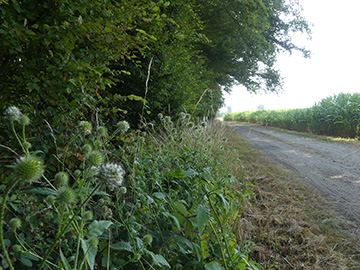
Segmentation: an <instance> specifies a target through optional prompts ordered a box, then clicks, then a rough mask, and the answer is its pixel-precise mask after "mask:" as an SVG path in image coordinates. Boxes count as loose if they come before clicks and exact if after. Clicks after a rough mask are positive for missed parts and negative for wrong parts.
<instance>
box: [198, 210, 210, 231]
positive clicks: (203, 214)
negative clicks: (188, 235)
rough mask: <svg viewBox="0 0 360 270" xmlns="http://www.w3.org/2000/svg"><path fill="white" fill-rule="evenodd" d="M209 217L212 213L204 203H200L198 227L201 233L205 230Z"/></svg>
mask: <svg viewBox="0 0 360 270" xmlns="http://www.w3.org/2000/svg"><path fill="white" fill-rule="evenodd" d="M209 218H210V214H209V211H208V209H207V208H206V207H205V206H203V205H202V204H199V205H198V207H197V227H198V230H199V234H200V235H201V234H202V232H203V230H204V227H205V224H206V223H207V222H208V221H209Z"/></svg>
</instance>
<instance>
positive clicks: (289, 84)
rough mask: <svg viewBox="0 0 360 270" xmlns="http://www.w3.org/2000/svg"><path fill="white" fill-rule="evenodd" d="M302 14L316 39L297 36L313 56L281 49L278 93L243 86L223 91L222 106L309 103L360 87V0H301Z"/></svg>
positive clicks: (297, 105)
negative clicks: (280, 85)
mask: <svg viewBox="0 0 360 270" xmlns="http://www.w3.org/2000/svg"><path fill="white" fill-rule="evenodd" d="M300 2H301V3H302V6H303V9H304V10H303V13H302V14H303V16H304V17H305V18H306V19H307V21H309V22H310V23H312V24H313V26H312V39H311V40H307V38H306V35H302V36H296V37H295V39H294V41H296V44H297V45H305V46H306V48H307V49H310V51H311V58H310V59H305V58H303V57H302V55H301V54H300V53H293V54H292V55H290V54H289V53H283V54H280V55H279V56H278V61H277V64H276V67H277V68H278V69H279V70H280V72H281V74H282V77H284V85H283V91H282V92H281V93H280V94H257V95H255V94H250V93H248V92H247V91H246V89H245V88H244V87H243V86H234V87H233V89H232V92H231V94H230V95H229V94H227V93H225V95H224V96H225V105H224V107H223V108H222V109H221V110H220V111H227V110H228V109H227V107H228V106H230V107H231V110H232V112H239V111H249V110H250V111H251V110H256V109H257V108H258V106H259V105H263V106H264V108H265V109H267V110H273V109H291V108H307V107H311V106H313V105H314V104H315V103H316V102H319V101H320V100H322V99H323V98H326V97H328V96H333V95H335V94H338V93H357V92H360V83H359V78H360V74H359V71H360V68H359V65H360V32H359V27H360V16H359V10H360V0H341V1H339V0H300Z"/></svg>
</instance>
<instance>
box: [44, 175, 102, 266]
mask: <svg viewBox="0 0 360 270" xmlns="http://www.w3.org/2000/svg"><path fill="white" fill-rule="evenodd" d="M102 185H103V182H102V181H101V182H100V183H99V184H98V185H97V186H96V187H95V188H94V189H93V191H92V192H91V193H90V194H89V196H88V197H87V198H86V200H84V201H83V203H82V204H81V205H80V206H79V208H78V209H77V211H76V212H75V213H74V214H73V216H72V217H71V218H70V220H68V221H67V222H66V224H65V226H64V227H63V229H62V230H61V231H60V233H59V234H58V235H57V237H56V239H55V241H54V243H53V244H52V246H51V247H50V249H49V250H48V251H47V253H46V254H45V256H44V258H43V260H42V262H41V264H40V267H39V270H40V269H41V268H42V267H43V266H44V264H45V261H46V260H47V258H48V257H49V256H50V254H51V252H52V251H53V250H54V248H55V246H56V245H57V243H58V241H59V240H60V238H61V237H62V235H63V234H64V233H65V231H66V229H67V228H68V227H69V225H70V224H72V222H73V221H74V219H75V218H76V216H77V215H78V214H79V213H80V211H81V209H82V208H83V207H84V206H85V204H87V202H88V201H89V200H90V198H91V197H92V196H93V195H94V194H95V192H96V191H97V190H98V189H99V188H100V187H101V186H102Z"/></svg>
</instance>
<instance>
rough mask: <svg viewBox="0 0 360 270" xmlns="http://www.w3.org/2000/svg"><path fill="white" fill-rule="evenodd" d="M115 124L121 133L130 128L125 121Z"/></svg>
mask: <svg viewBox="0 0 360 270" xmlns="http://www.w3.org/2000/svg"><path fill="white" fill-rule="evenodd" d="M116 126H117V127H118V129H119V130H120V132H121V133H125V132H126V131H127V130H128V129H129V128H130V125H129V123H128V122H126V121H120V122H118V123H117V124H116Z"/></svg>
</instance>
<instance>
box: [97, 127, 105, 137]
mask: <svg viewBox="0 0 360 270" xmlns="http://www.w3.org/2000/svg"><path fill="white" fill-rule="evenodd" d="M97 131H98V132H99V134H100V135H102V136H105V135H106V128H105V127H102V126H101V127H98V129H97Z"/></svg>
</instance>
